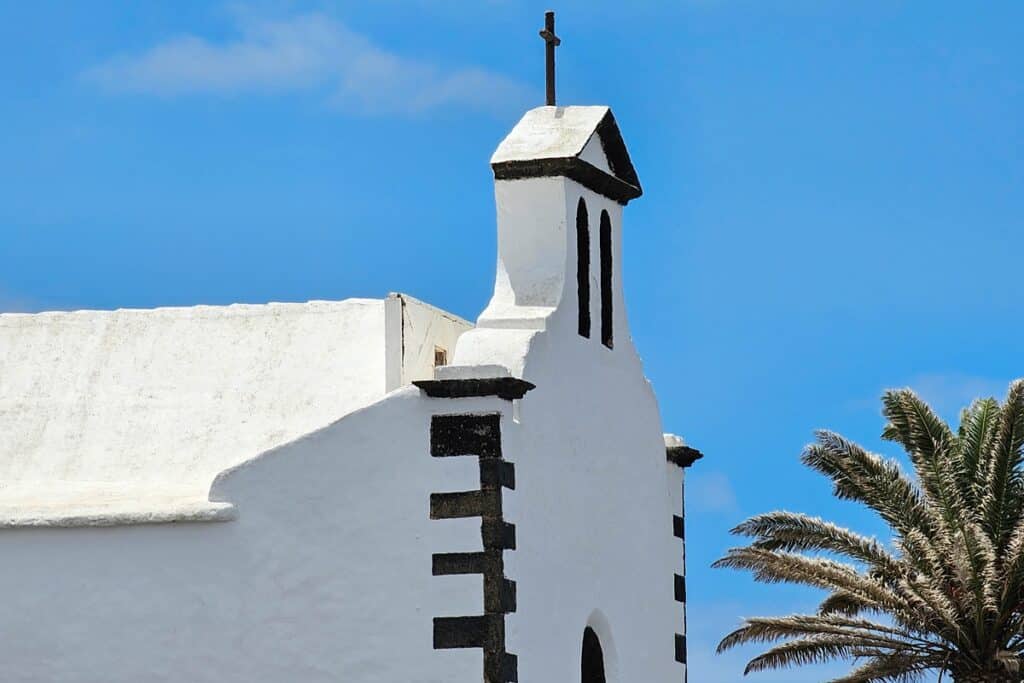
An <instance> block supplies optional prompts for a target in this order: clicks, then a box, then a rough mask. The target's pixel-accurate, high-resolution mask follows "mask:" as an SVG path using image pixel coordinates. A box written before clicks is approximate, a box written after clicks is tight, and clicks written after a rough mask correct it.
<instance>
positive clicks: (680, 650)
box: [676, 633, 686, 664]
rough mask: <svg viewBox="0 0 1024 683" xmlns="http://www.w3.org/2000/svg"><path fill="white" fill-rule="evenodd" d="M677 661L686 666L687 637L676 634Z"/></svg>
mask: <svg viewBox="0 0 1024 683" xmlns="http://www.w3.org/2000/svg"><path fill="white" fill-rule="evenodd" d="M676 661H677V662H679V663H680V664H686V636H681V635H679V634H678V633H677V634H676Z"/></svg>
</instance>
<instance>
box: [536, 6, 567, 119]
mask: <svg viewBox="0 0 1024 683" xmlns="http://www.w3.org/2000/svg"><path fill="white" fill-rule="evenodd" d="M540 37H541V38H543V39H544V43H545V46H544V47H545V53H546V55H545V56H546V58H547V59H546V61H547V86H548V106H549V107H553V106H555V48H556V47H558V46H559V45H561V44H562V39H561V38H559V37H558V36H556V35H555V13H554V12H545V13H544V30H542V31H541V32H540Z"/></svg>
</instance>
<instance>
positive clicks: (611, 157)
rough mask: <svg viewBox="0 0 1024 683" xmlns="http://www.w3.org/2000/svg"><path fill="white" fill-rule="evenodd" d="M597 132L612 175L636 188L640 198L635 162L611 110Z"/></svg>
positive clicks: (598, 126) (599, 124)
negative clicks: (631, 158)
mask: <svg viewBox="0 0 1024 683" xmlns="http://www.w3.org/2000/svg"><path fill="white" fill-rule="evenodd" d="M596 132H597V135H598V136H599V138H600V140H601V147H603V148H604V154H605V156H606V157H608V165H609V166H611V168H612V173H614V174H615V175H616V177H618V178H621V179H622V180H623V181H625V182H626V183H627V184H629V185H632V186H633V187H635V188H636V189H637V196H638V197H639V196H640V194H642V193H643V191H642V190H641V188H640V178H639V177H638V176H637V174H636V169H635V168H633V162H632V161H630V159H629V152H628V151H627V150H626V142H625V141H624V140H623V139H622V133H621V132H620V131H619V124H617V123H615V117H614V116H612V110H611V109H609V110H608V111H607V112H606V113H605V115H604V117H602V119H601V122H600V123H598V124H597V131H596Z"/></svg>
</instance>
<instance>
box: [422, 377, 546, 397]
mask: <svg viewBox="0 0 1024 683" xmlns="http://www.w3.org/2000/svg"><path fill="white" fill-rule="evenodd" d="M413 384H415V385H416V386H418V387H419V388H420V389H422V390H423V392H424V393H426V395H427V396H430V397H431V398H472V397H475V396H497V397H498V398H502V399H505V400H506V401H513V400H515V399H519V398H522V397H523V396H525V395H526V392H528V391H529V390H530V389H533V388H534V387H536V386H537V385H535V384H532V383H530V382H527V381H526V380H524V379H519V378H518V377H493V378H484V379H476V378H473V379H422V380H417V381H415V382H413Z"/></svg>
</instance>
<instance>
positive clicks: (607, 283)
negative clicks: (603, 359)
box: [601, 211, 614, 349]
mask: <svg viewBox="0 0 1024 683" xmlns="http://www.w3.org/2000/svg"><path fill="white" fill-rule="evenodd" d="M612 321H613V315H612V219H611V218H610V217H609V216H608V212H607V211H602V212H601V343H602V344H604V345H605V346H607V347H608V348H609V349H610V348H612V346H613V342H614V339H613V337H614V333H613V331H612Z"/></svg>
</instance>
